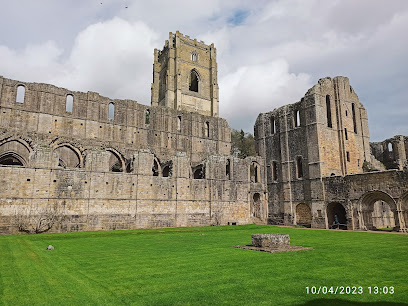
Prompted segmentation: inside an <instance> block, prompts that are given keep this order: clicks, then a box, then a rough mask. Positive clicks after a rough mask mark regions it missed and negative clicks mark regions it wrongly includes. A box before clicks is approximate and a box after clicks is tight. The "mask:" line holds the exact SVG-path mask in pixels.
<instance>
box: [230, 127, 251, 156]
mask: <svg viewBox="0 0 408 306" xmlns="http://www.w3.org/2000/svg"><path fill="white" fill-rule="evenodd" d="M231 155H234V156H236V157H239V158H245V157H247V156H256V151H255V139H254V136H252V134H250V133H245V132H244V131H243V130H242V129H241V131H238V130H234V129H232V131H231Z"/></svg>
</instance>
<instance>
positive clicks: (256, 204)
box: [252, 192, 261, 219]
mask: <svg viewBox="0 0 408 306" xmlns="http://www.w3.org/2000/svg"><path fill="white" fill-rule="evenodd" d="M252 217H253V218H255V219H261V195H260V194H259V193H258V192H256V193H254V195H253V196H252Z"/></svg>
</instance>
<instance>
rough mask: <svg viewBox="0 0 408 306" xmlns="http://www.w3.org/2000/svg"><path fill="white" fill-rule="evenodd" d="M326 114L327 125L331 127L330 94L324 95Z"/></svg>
mask: <svg viewBox="0 0 408 306" xmlns="http://www.w3.org/2000/svg"><path fill="white" fill-rule="evenodd" d="M326 116H327V126H328V127H329V128H331V127H333V123H332V115H331V103H330V95H327V96H326Z"/></svg>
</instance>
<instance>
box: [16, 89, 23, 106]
mask: <svg viewBox="0 0 408 306" xmlns="http://www.w3.org/2000/svg"><path fill="white" fill-rule="evenodd" d="M24 99H25V87H24V86H23V85H18V86H17V96H16V102H17V103H24Z"/></svg>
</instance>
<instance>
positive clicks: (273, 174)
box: [254, 77, 408, 229]
mask: <svg viewBox="0 0 408 306" xmlns="http://www.w3.org/2000/svg"><path fill="white" fill-rule="evenodd" d="M254 133H255V140H256V149H257V152H258V154H259V155H260V156H261V157H263V158H264V159H265V163H266V169H267V174H266V181H267V186H268V201H269V202H268V203H269V207H268V218H269V219H268V220H269V223H271V224H301V225H305V226H308V225H309V222H310V223H311V226H312V227H320V228H330V227H332V226H333V224H332V223H333V222H334V219H335V218H334V213H336V214H339V215H340V214H341V216H340V217H341V218H340V220H339V221H340V223H342V225H338V227H340V226H341V227H343V228H348V229H361V228H362V229H372V228H374V227H375V225H374V223H375V222H374V221H373V220H379V217H378V216H377V215H378V211H377V213H375V212H374V207H375V203H376V202H378V201H383V202H385V203H388V204H387V205H389V206H390V208H389V209H387V210H386V213H385V214H387V215H389V216H391V215H393V218H395V220H394V223H395V227H396V228H400V227H401V228H402V227H404V226H406V225H405V224H406V223H408V220H407V218H406V217H405V218H404V217H403V216H404V215H406V209H407V208H405V207H406V205H407V204H405V203H406V200H399V199H405V198H406V196H405V194H406V193H407V192H408V186H407V183H406V182H405V181H404V179H400V178H404V177H406V175H407V174H406V171H405V172H401V173H397V174H395V175H394V174H393V175H390V174H389V173H387V172H380V173H381V175H379V176H378V174H376V173H375V172H373V173H367V174H363V173H364V172H365V171H366V169H364V167H365V166H366V165H367V164H370V165H378V164H381V163H380V162H379V161H378V160H376V159H375V157H381V156H385V157H384V158H383V159H380V158H379V159H380V160H381V161H383V160H384V161H386V160H388V161H389V163H390V164H395V165H399V166H398V167H397V168H399V169H401V170H402V169H403V167H401V164H404V163H406V162H405V161H406V153H405V152H406V146H405V143H406V141H405V139H406V137H403V136H397V137H394V138H393V139H391V140H388V141H385V142H383V143H379V144H371V151H372V152H373V155H372V154H371V152H370V145H369V132H368V121H367V112H366V110H365V108H364V106H363V105H362V104H361V103H360V102H359V100H358V97H357V95H356V93H355V92H354V90H353V88H352V87H351V86H350V84H349V80H348V78H345V77H336V78H334V79H331V78H324V79H320V80H319V82H318V84H316V85H315V86H313V87H312V88H311V89H309V90H308V92H307V93H306V95H305V96H304V97H303V98H302V99H301V101H299V102H297V103H294V104H290V105H285V106H283V107H280V108H278V109H275V110H273V111H271V112H268V113H263V114H260V115H259V116H258V118H257V120H256V123H255V127H254ZM388 142H392V145H393V148H394V149H393V155H392V157H391V156H390V154H388V153H389V152H387V154H388V155H384V154H383V153H384V148H386V146H387V143H388ZM386 158H388V159H386ZM377 168H380V167H377ZM378 170H381V168H380V169H378ZM357 186H358V187H357ZM398 203H400V204H398ZM398 205H400V206H398ZM390 211H391V212H392V213H390ZM373 212H374V214H373ZM376 214H377V215H376ZM310 215H311V216H310ZM309 216H310V217H309ZM373 216H374V217H373ZM338 217H339V216H338ZM373 218H374V219H373ZM388 218H389V217H388ZM308 219H309V220H310V221H309V220H308ZM405 220H406V221H405ZM383 223H384V222H383ZM377 225H379V224H377ZM380 225H381V224H380Z"/></svg>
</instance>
